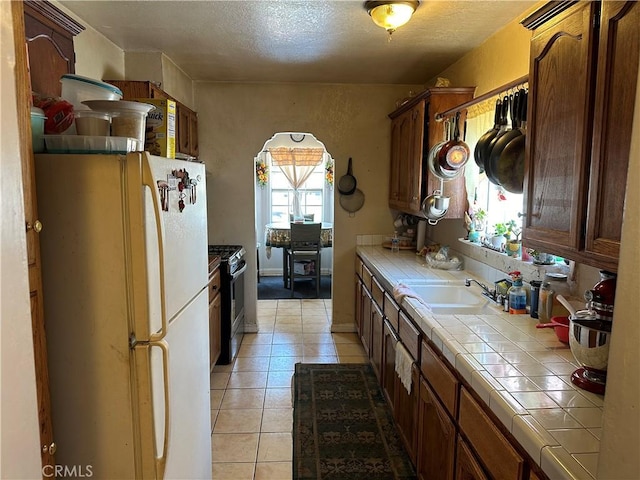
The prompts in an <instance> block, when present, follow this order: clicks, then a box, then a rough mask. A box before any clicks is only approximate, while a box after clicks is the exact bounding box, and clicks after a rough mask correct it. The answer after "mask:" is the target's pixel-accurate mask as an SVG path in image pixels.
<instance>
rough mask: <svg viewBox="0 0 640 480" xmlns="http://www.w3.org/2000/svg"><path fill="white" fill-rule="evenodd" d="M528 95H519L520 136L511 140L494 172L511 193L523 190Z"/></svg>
mask: <svg viewBox="0 0 640 480" xmlns="http://www.w3.org/2000/svg"><path fill="white" fill-rule="evenodd" d="M527 101H528V93H527V92H526V91H525V90H522V91H521V93H520V131H521V132H522V135H520V136H517V137H516V138H514V139H513V140H511V141H510V142H509V143H508V144H507V146H506V147H504V150H503V151H502V154H501V155H500V160H499V161H498V166H497V170H496V177H497V180H498V181H499V182H500V185H502V187H503V188H504V189H505V190H506V191H508V192H511V193H522V192H523V190H524V152H525V143H526V130H527V127H526V124H527Z"/></svg>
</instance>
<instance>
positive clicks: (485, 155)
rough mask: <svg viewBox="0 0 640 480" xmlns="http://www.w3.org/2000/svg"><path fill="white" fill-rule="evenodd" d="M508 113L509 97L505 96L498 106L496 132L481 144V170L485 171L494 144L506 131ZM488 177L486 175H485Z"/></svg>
mask: <svg viewBox="0 0 640 480" xmlns="http://www.w3.org/2000/svg"><path fill="white" fill-rule="evenodd" d="M508 113H509V97H508V96H505V97H504V98H503V99H502V104H501V105H500V117H499V119H498V130H497V131H496V132H495V134H494V135H491V137H490V138H489V139H488V140H487V141H486V142H485V143H484V144H483V146H482V153H481V154H482V168H483V170H485V171H486V170H487V164H488V163H489V158H490V157H491V150H492V149H493V146H494V145H495V142H496V141H497V139H498V138H500V135H502V134H504V132H506V130H507V124H508V122H507V114H508ZM487 176H488V175H487Z"/></svg>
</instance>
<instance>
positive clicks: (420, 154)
mask: <svg viewBox="0 0 640 480" xmlns="http://www.w3.org/2000/svg"><path fill="white" fill-rule="evenodd" d="M474 91H475V87H460V88H453V87H446V88H445V87H438V88H430V89H428V90H425V91H424V92H422V93H420V94H418V95H416V96H415V97H413V98H412V99H411V100H409V101H408V102H407V103H406V104H404V105H402V106H400V107H399V108H398V109H397V110H395V111H394V112H392V113H390V114H389V118H391V165H390V172H389V207H390V208H393V209H395V210H400V211H402V212H406V213H411V214H414V215H421V213H420V212H421V206H422V201H423V200H424V198H425V197H426V196H427V195H429V194H430V193H433V191H434V190H437V189H440V179H439V178H437V177H435V176H434V175H433V174H432V173H431V172H430V171H429V167H428V164H427V157H428V154H429V150H430V149H431V147H433V146H434V145H436V144H437V143H439V142H441V141H443V140H444V139H445V133H444V123H443V122H436V120H435V116H436V114H437V113H439V112H444V111H445V110H448V109H450V108H453V107H455V106H457V105H460V104H461V103H464V102H466V101H468V100H471V98H473V92H474ZM463 121H464V117H463V118H462V119H461V122H463ZM444 193H445V195H447V196H449V197H451V200H450V203H449V210H448V212H447V215H446V217H445V218H462V217H463V216H464V212H465V211H466V209H467V196H466V189H465V184H464V176H463V175H460V176H459V177H457V178H455V179H452V180H449V181H446V182H445V183H444Z"/></svg>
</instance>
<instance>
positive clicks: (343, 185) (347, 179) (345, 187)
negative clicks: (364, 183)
mask: <svg viewBox="0 0 640 480" xmlns="http://www.w3.org/2000/svg"><path fill="white" fill-rule="evenodd" d="M352 162H353V159H352V158H351V157H349V164H348V166H347V173H346V174H345V175H343V176H342V177H340V180H338V192H340V194H341V195H351V194H352V193H354V192H355V191H356V188H357V186H358V182H357V181H356V177H354V176H353V165H352Z"/></svg>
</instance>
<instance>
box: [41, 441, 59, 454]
mask: <svg viewBox="0 0 640 480" xmlns="http://www.w3.org/2000/svg"><path fill="white" fill-rule="evenodd" d="M56 450H58V446H57V445H56V442H52V443H51V445H43V446H42V453H48V454H49V455H53V454H54V453H56Z"/></svg>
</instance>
